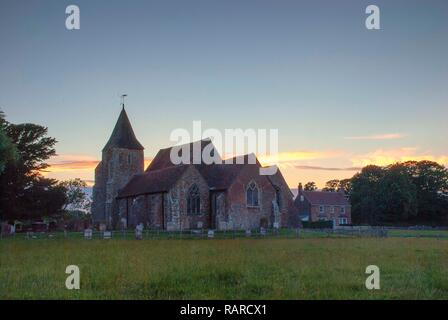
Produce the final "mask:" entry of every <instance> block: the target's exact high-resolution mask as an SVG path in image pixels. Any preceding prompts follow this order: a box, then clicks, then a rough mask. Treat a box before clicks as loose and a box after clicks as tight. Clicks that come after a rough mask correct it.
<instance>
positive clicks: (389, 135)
mask: <svg viewBox="0 0 448 320" xmlns="http://www.w3.org/2000/svg"><path fill="white" fill-rule="evenodd" d="M404 137H406V135H405V134H402V133H385V134H374V135H370V136H354V137H345V138H344V139H346V140H394V139H402V138H404Z"/></svg>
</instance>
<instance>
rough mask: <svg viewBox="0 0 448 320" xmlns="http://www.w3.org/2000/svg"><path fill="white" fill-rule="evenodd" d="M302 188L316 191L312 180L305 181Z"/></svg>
mask: <svg viewBox="0 0 448 320" xmlns="http://www.w3.org/2000/svg"><path fill="white" fill-rule="evenodd" d="M303 190H305V191H316V190H317V186H316V183H315V182H313V181H310V182H307V183H305V186H304V188H303Z"/></svg>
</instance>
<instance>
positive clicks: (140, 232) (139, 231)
mask: <svg viewBox="0 0 448 320" xmlns="http://www.w3.org/2000/svg"><path fill="white" fill-rule="evenodd" d="M143 228H144V227H143V223H139V224H138V225H137V226H136V227H135V239H137V240H142V239H143Z"/></svg>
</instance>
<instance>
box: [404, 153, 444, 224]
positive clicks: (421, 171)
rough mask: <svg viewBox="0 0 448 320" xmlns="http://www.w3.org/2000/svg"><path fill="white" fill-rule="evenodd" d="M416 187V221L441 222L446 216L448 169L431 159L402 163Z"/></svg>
mask: <svg viewBox="0 0 448 320" xmlns="http://www.w3.org/2000/svg"><path fill="white" fill-rule="evenodd" d="M402 166H403V167H404V168H405V170H407V172H408V174H409V176H410V177H411V179H412V182H413V184H414V185H415V186H416V189H417V194H416V198H417V211H418V213H417V217H416V219H415V220H416V222H418V223H425V222H426V223H428V222H431V223H442V222H444V221H445V222H446V220H447V218H448V197H447V190H448V169H447V168H446V167H444V166H442V165H440V164H438V163H436V162H433V161H419V162H417V161H407V162H404V163H403V164H402Z"/></svg>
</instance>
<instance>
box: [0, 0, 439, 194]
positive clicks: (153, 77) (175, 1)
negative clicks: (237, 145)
mask: <svg viewBox="0 0 448 320" xmlns="http://www.w3.org/2000/svg"><path fill="white" fill-rule="evenodd" d="M71 4H75V5H77V6H78V7H79V9H80V29H79V30H67V29H66V27H65V19H66V16H67V15H66V13H65V9H66V7H67V6H68V5H71ZM370 4H374V5H377V6H378V7H379V8H380V27H381V29H380V30H367V28H366V27H365V20H366V18H367V16H368V14H366V13H365V10H366V7H367V6H368V5H370ZM447 57H448V1H446V0H425V1H423V0H420V1H415V0H403V1H401V0H394V1H376V0H370V1H354V0H351V1H349V0H337V1H315V0H313V1H311V0H309V1H299V0H294V1H291V0H282V1H274V0H270V1H266V0H245V1H242V0H238V1H237V0H226V1H224V0H220V1H217V0H163V1H162V0H160V1H139V0H133V1H124V0H120V1H117V0H108V1H103V0H95V1H91V0H90V1H75V0H73V1H62V0H57V1H56V0H54V1H50V0H48V1H43V0H40V1H37V0H34V1H23V0H0V109H2V110H3V111H4V112H5V113H6V116H7V120H8V121H10V122H12V123H24V122H32V123H37V124H41V125H44V126H47V127H48V132H49V135H50V136H52V137H55V138H56V139H57V140H58V144H57V145H56V151H57V153H58V156H57V157H54V158H52V159H51V160H50V163H51V164H52V167H50V169H49V172H46V173H45V174H46V175H47V176H49V177H53V178H57V179H68V178H74V177H80V178H82V179H85V180H86V181H88V182H89V183H92V181H93V173H94V167H95V166H96V164H97V163H98V161H99V160H100V159H101V149H102V148H103V147H104V145H105V144H106V142H107V140H108V138H109V136H110V134H111V132H112V129H113V126H114V125H115V122H116V120H117V117H118V115H119V112H120V110H121V107H120V95H121V94H123V93H126V94H127V95H128V97H127V98H126V110H127V113H128V116H129V118H130V120H131V122H132V125H133V128H134V131H135V133H136V135H137V137H138V139H139V141H140V142H141V143H142V144H143V145H144V147H145V157H146V159H147V160H146V162H147V163H149V162H150V160H151V158H153V157H154V156H155V154H156V153H157V151H158V150H159V149H160V148H164V147H168V146H170V145H173V144H174V142H173V141H170V133H171V132H172V131H173V130H174V129H176V128H185V129H187V130H190V131H191V130H192V123H193V121H201V122H202V126H203V128H216V129H219V130H224V129H231V128H242V129H249V128H252V129H278V132H279V157H278V159H279V162H278V164H279V166H280V169H281V170H282V172H283V175H284V176H285V178H286V180H287V182H288V184H289V185H290V186H291V187H296V186H297V184H298V182H302V183H305V182H307V181H315V182H316V183H317V185H318V186H319V187H323V186H324V184H325V181H328V180H331V179H343V178H349V177H351V176H352V175H353V174H355V173H356V172H357V171H358V170H359V168H361V167H362V166H365V165H368V164H378V165H387V164H390V163H393V162H396V161H406V160H412V159H415V160H422V159H428V160H434V161H438V162H439V163H442V164H444V165H448V144H447V141H446V137H447V135H448V126H447V118H448V90H447V89H448V86H447V84H448V59H447Z"/></svg>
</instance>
